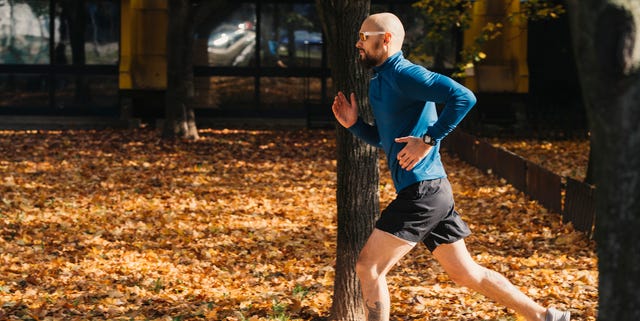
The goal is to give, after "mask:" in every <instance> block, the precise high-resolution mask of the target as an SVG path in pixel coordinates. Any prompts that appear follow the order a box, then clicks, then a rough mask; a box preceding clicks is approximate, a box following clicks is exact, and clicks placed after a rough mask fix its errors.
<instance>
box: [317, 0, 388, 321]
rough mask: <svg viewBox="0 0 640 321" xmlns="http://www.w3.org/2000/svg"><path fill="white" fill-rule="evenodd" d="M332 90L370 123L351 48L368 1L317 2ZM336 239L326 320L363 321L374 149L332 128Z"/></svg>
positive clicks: (374, 212) (374, 207) (363, 77)
mask: <svg viewBox="0 0 640 321" xmlns="http://www.w3.org/2000/svg"><path fill="white" fill-rule="evenodd" d="M316 5H317V8H318V12H319V14H320V18H321V20H322V22H323V28H324V31H325V44H326V45H327V53H328V57H329V66H330V68H331V71H332V78H333V83H334V87H335V89H336V91H342V92H344V93H345V94H346V95H347V96H348V95H349V94H350V93H351V92H354V93H355V94H356V99H357V101H358V105H359V109H360V114H361V116H362V117H363V118H364V119H365V120H366V121H371V120H372V112H371V108H370V106H369V103H368V98H367V90H368V82H369V78H370V74H369V72H367V71H366V70H365V69H363V67H361V66H360V64H359V63H358V61H357V51H356V48H355V43H356V41H357V39H358V31H359V30H360V25H361V23H362V21H363V20H364V19H365V18H366V17H367V16H368V15H369V7H370V1H362V0H359V1H347V0H337V1H325V0H316ZM336 137H337V160H338V169H337V172H338V182H337V196H336V198H337V208H338V235H337V238H338V239H337V250H336V252H337V254H336V255H337V257H336V276H335V280H334V294H333V305H332V307H331V319H332V320H340V321H351V320H363V319H364V308H363V307H364V305H363V302H362V295H361V291H360V285H359V281H358V279H357V276H356V274H355V263H356V260H357V258H358V254H359V253H360V250H361V249H362V247H363V245H364V243H365V242H366V240H367V238H368V237H369V234H370V233H371V231H372V229H373V226H374V223H375V219H376V218H377V216H378V213H379V211H380V204H379V194H378V185H379V170H378V150H377V149H376V148H374V147H372V146H370V145H367V144H366V143H364V142H363V141H362V140H360V139H358V138H356V137H355V136H353V135H352V134H351V133H350V132H349V131H347V130H346V129H344V128H342V126H340V125H337V126H336Z"/></svg>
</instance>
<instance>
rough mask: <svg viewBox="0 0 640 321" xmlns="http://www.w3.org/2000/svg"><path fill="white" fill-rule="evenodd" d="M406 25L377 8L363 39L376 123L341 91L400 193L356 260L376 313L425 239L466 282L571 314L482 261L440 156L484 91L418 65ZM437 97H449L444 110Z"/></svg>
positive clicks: (385, 315) (344, 105) (385, 316)
mask: <svg viewBox="0 0 640 321" xmlns="http://www.w3.org/2000/svg"><path fill="white" fill-rule="evenodd" d="M403 40H404V27H403V26H402V23H401V22H400V20H399V19H398V17H396V16H395V15H393V14H391V13H380V14H374V15H371V16H369V17H368V18H366V19H365V21H364V22H363V23H362V26H361V28H360V39H359V40H358V42H357V43H356V48H358V51H359V58H360V62H361V63H362V64H363V65H364V66H365V67H367V68H373V72H374V75H373V78H372V79H371V80H370V83H369V102H370V103H371V106H372V108H373V114H374V118H375V124H374V125H371V124H367V123H365V122H364V121H363V120H362V119H361V118H359V117H358V105H357V102H356V99H355V95H354V94H353V93H352V94H351V95H350V97H349V99H347V97H346V96H345V95H344V94H343V93H342V92H339V93H338V95H337V96H336V97H335V99H334V102H333V106H332V109H333V113H334V115H335V117H336V119H337V120H338V122H339V123H340V124H341V125H342V126H344V127H345V128H347V129H348V130H349V131H350V132H352V133H353V134H354V135H356V136H358V137H360V138H361V139H363V140H364V141H366V142H367V143H369V144H371V145H374V146H377V147H381V148H383V150H384V152H385V154H386V155H387V160H388V164H389V169H390V171H391V176H392V179H393V182H394V185H395V188H396V191H397V193H398V195H397V197H396V199H395V200H394V201H393V202H391V204H389V206H388V207H387V208H386V209H385V210H383V211H382V213H381V216H380V219H379V220H378V221H377V222H376V226H375V229H374V230H373V232H372V233H371V235H370V236H369V239H368V240H367V243H366V244H365V245H364V247H363V249H362V251H361V252H360V255H359V257H358V261H357V263H356V273H357V275H358V278H359V279H360V284H361V288H362V295H363V299H364V302H365V306H366V309H365V315H366V316H367V320H368V321H387V320H389V311H390V305H391V303H390V298H389V290H388V289H387V281H386V275H387V273H388V272H389V270H390V269H391V268H392V267H393V266H394V265H395V264H396V263H398V261H399V260H400V259H401V258H402V257H403V256H404V255H406V254H407V253H408V252H409V251H410V250H411V249H412V248H413V247H414V246H415V245H416V244H417V243H418V242H422V243H424V244H425V245H426V246H427V248H428V249H429V250H430V251H431V252H432V253H433V256H434V257H435V258H436V260H437V261H438V262H439V263H440V265H441V266H442V267H443V268H444V270H445V271H446V272H447V274H448V275H449V276H450V278H451V279H452V280H453V281H454V282H455V283H456V284H458V285H461V286H465V287H467V288H470V289H473V290H475V291H477V292H479V293H481V294H483V295H485V296H487V297H489V298H491V299H493V300H495V301H497V302H499V303H500V304H503V305H505V306H506V307H508V308H511V309H513V310H515V311H516V312H517V313H519V314H521V315H522V316H524V317H525V318H526V319H527V320H528V321H570V315H569V312H566V311H558V310H556V309H553V308H548V309H546V308H544V307H542V306H540V305H539V304H537V303H536V302H534V301H533V300H532V299H530V298H529V297H527V296H526V295H525V294H524V293H522V292H521V291H520V290H518V289H517V288H516V287H515V286H514V285H513V284H511V283H510V282H509V281H508V280H507V279H506V278H505V277H504V276H502V275H501V274H499V273H497V272H495V271H492V270H489V269H487V268H485V267H482V266H480V265H478V264H477V263H476V262H475V261H474V260H473V259H472V258H471V255H470V254H469V252H468V250H467V248H466V245H465V242H464V238H465V237H467V236H468V235H469V234H470V233H471V232H470V230H469V227H468V226H467V224H466V223H465V222H464V221H463V220H462V219H461V218H460V216H459V215H458V213H457V212H456V210H455V209H454V201H453V193H452V191H451V185H450V184H449V181H448V180H447V176H446V173H445V170H444V168H443V166H442V162H441V159H440V153H439V149H440V141H441V140H442V139H443V138H444V137H445V136H446V135H447V134H448V133H450V132H451V131H452V130H453V129H454V128H455V127H456V126H457V125H458V123H460V121H461V120H462V119H463V118H464V116H465V115H466V114H467V112H468V111H469V110H470V109H471V108H472V107H473V105H474V104H475V102H476V98H475V96H474V95H473V93H472V92H471V91H470V90H468V89H467V88H465V87H463V86H462V85H460V84H459V83H457V82H455V81H454V80H452V79H450V78H449V77H446V76H443V75H440V74H437V73H434V72H431V71H429V70H427V69H425V68H424V67H422V66H419V65H415V64H413V63H411V62H410V61H408V60H406V59H405V58H404V57H403V55H402V51H401V48H402V42H403ZM435 103H442V104H444V109H443V110H442V112H441V114H440V115H439V116H438V114H437V112H436V108H435Z"/></svg>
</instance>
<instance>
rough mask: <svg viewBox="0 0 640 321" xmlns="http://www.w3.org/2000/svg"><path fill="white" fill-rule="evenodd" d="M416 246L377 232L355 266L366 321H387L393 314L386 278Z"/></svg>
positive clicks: (373, 234) (375, 230)
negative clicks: (391, 313) (390, 312)
mask: <svg viewBox="0 0 640 321" xmlns="http://www.w3.org/2000/svg"><path fill="white" fill-rule="evenodd" d="M415 245H416V243H413V242H409V241H405V240H403V239H401V238H398V237H396V236H394V235H391V234H389V233H387V232H383V231H381V230H379V229H377V228H376V229H374V230H373V233H371V235H370V236H369V239H368V240H367V243H366V244H365V245H364V247H363V248H362V251H361V252H360V255H359V256H358V262H357V263H356V274H357V275H358V278H359V279H360V287H361V288H362V297H363V300H364V304H365V315H366V316H367V321H388V320H389V311H390V305H391V303H390V299H389V290H388V288H387V279H386V275H387V272H389V270H391V268H392V267H393V266H394V265H395V264H396V263H398V261H399V260H400V259H401V258H402V257H403V256H404V255H405V254H407V253H409V251H410V250H411V249H412V248H413V247H414V246H415Z"/></svg>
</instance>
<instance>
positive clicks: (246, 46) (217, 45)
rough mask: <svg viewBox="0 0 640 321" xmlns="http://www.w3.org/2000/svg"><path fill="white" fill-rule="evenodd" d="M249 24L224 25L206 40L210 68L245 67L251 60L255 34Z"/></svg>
mask: <svg viewBox="0 0 640 321" xmlns="http://www.w3.org/2000/svg"><path fill="white" fill-rule="evenodd" d="M252 27H253V25H252V24H251V23H249V22H243V23H239V24H237V25H233V24H224V25H222V26H220V27H218V28H216V29H215V30H214V31H213V32H212V33H211V35H210V36H209V40H208V47H207V52H208V56H209V65H211V66H247V65H249V64H250V62H251V60H252V59H253V53H254V52H255V44H256V32H255V31H254V30H253V28H252Z"/></svg>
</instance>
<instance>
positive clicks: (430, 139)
mask: <svg viewBox="0 0 640 321" xmlns="http://www.w3.org/2000/svg"><path fill="white" fill-rule="evenodd" d="M422 141H423V142H424V143H425V144H427V145H431V146H435V145H436V140H435V139H433V137H431V136H429V135H428V134H424V136H422Z"/></svg>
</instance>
